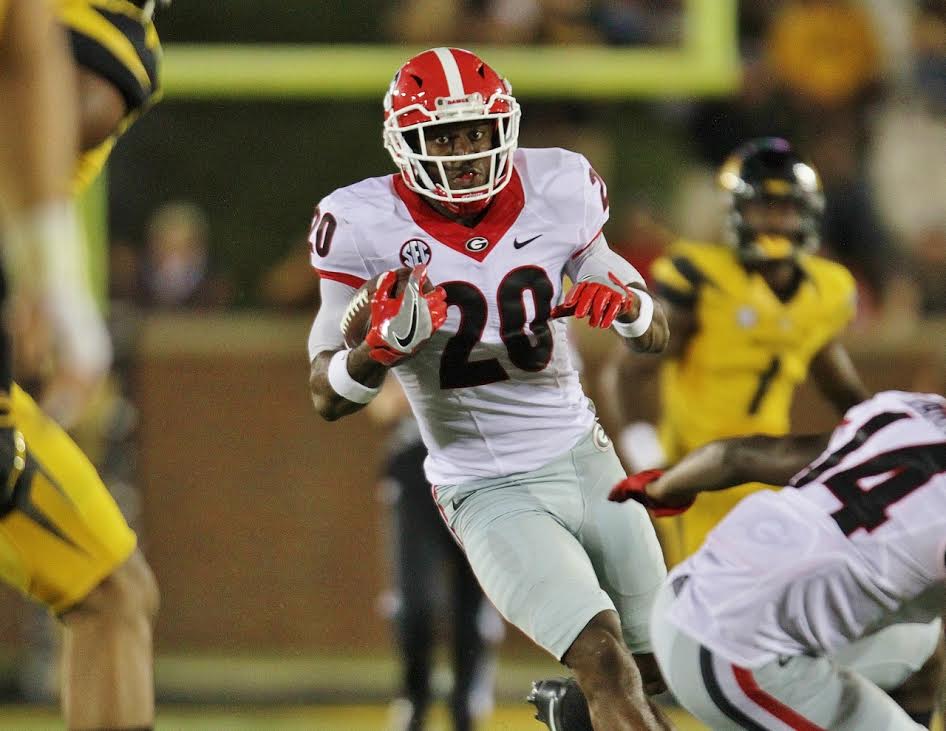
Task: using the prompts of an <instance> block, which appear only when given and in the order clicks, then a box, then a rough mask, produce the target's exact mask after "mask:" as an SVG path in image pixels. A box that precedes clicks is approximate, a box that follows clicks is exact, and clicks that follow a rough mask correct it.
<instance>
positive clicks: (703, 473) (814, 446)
mask: <svg viewBox="0 0 946 731" xmlns="http://www.w3.org/2000/svg"><path fill="white" fill-rule="evenodd" d="M829 436H830V435H828V434H808V435H802V436H794V437H770V436H763V435H758V434H757V435H753V436H748V437H737V438H735V439H722V440H719V441H716V442H710V443H709V444H706V445H704V446H703V447H701V448H700V449H697V450H695V451H693V452H691V453H690V454H688V455H687V456H686V457H684V458H683V459H682V460H681V461H680V462H678V463H677V464H676V465H675V466H674V467H672V468H671V469H669V470H668V471H667V472H665V473H664V475H663V476H662V477H661V478H660V479H659V480H657V481H656V482H654V483H652V484H651V485H648V487H647V494H648V495H650V496H651V497H652V498H654V499H655V500H659V501H660V502H663V503H666V504H667V505H671V506H672V505H675V504H677V503H678V502H684V501H686V500H689V499H691V498H693V497H694V496H696V495H697V494H699V493H701V492H710V491H713V490H724V489H726V488H728V487H734V486H735V485H741V484H743V483H746V482H764V483H766V484H769V485H779V486H781V485H785V484H787V483H788V482H789V480H791V478H792V477H794V476H795V475H796V474H798V473H799V472H800V471H801V470H802V469H804V468H805V467H806V466H807V465H808V464H809V463H811V462H812V461H814V460H815V458H816V457H817V456H818V455H819V454H820V453H821V452H822V451H823V450H824V448H825V446H827V442H828V437H829Z"/></svg>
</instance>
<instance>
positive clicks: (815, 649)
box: [612, 391, 946, 731]
mask: <svg viewBox="0 0 946 731" xmlns="http://www.w3.org/2000/svg"><path fill="white" fill-rule="evenodd" d="M658 474H659V473H658V472H657V471H652V472H651V473H650V474H643V473H642V475H643V476H632V477H629V478H627V480H625V481H623V482H622V483H621V484H619V485H618V486H616V487H615V490H614V492H613V495H612V497H613V499H616V500H624V499H627V498H629V497H631V498H634V499H635V500H638V501H640V502H642V503H643V504H646V505H647V506H648V507H651V508H652V509H656V510H667V509H674V508H676V509H680V508H685V507H686V506H687V505H689V503H691V502H692V499H693V497H694V496H695V495H696V494H697V493H698V492H702V491H705V490H718V489H722V488H725V487H730V486H733V485H737V484H740V483H743V482H746V481H749V480H758V481H761V482H767V483H770V484H785V483H787V484H788V485H789V486H788V487H787V488H785V489H783V490H780V491H778V492H769V491H764V492H759V493H755V494H753V495H750V496H748V497H746V498H745V499H744V500H742V501H741V502H740V503H739V504H738V505H737V506H736V508H735V509H734V510H733V511H732V512H731V513H730V514H729V515H728V516H726V518H725V519H724V520H723V521H722V522H721V523H720V524H719V525H718V526H717V527H716V528H715V529H714V530H713V531H712V532H711V533H710V534H709V536H708V537H707V539H706V542H705V543H704V544H703V546H702V547H701V548H700V550H699V551H698V552H697V553H696V554H694V555H693V556H692V557H691V558H690V559H688V560H687V561H685V562H683V563H682V564H680V565H679V566H678V567H676V568H675V569H674V570H673V571H672V572H671V573H670V576H669V577H668V579H667V582H666V584H665V586H664V588H663V589H662V590H661V593H660V595H659V596H658V599H657V601H656V603H655V606H654V614H653V619H652V627H651V632H652V639H653V643H654V651H655V653H656V655H657V658H658V660H659V662H660V666H661V669H662V670H663V673H664V677H665V678H666V680H667V683H668V684H669V685H670V687H671V688H672V690H673V691H674V693H675V694H676V696H677V698H678V699H679V700H680V701H681V703H683V705H685V706H686V707H687V708H688V709H689V710H690V711H691V712H692V713H694V714H695V715H697V716H698V717H699V718H700V719H701V720H703V721H704V722H705V723H707V724H709V725H710V726H712V727H713V728H746V729H806V730H809V731H811V730H814V729H838V730H840V731H847V730H851V731H853V730H854V729H858V730H860V729H919V728H923V726H921V725H919V724H918V723H916V721H915V720H914V719H912V718H911V717H910V716H909V715H908V714H907V713H906V712H905V711H904V710H903V709H902V708H900V707H899V706H897V704H896V703H894V702H893V701H892V700H891V698H890V697H889V696H887V695H886V694H885V693H883V692H882V691H881V690H880V688H879V687H878V685H879V686H881V687H884V688H887V689H893V688H897V687H898V686H899V685H900V684H901V683H902V682H903V681H904V680H905V679H906V678H907V677H908V676H909V675H910V674H911V673H913V672H915V671H916V670H917V669H919V668H920V667H921V666H922V665H923V664H924V662H925V661H926V660H927V659H928V658H929V657H930V656H931V654H932V653H933V651H934V649H935V647H936V644H937V641H938V639H939V635H940V633H941V625H940V621H939V619H937V617H938V616H939V614H940V613H941V611H942V609H943V596H944V594H943V588H944V580H946V564H944V561H946V553H944V552H946V399H944V398H943V397H941V396H937V395H932V394H917V393H906V392H900V391H887V392H883V393H880V394H878V395H876V396H875V397H873V398H872V399H870V400H868V401H865V402H864V403H862V404H860V405H858V406H855V407H854V408H852V409H850V410H849V411H848V412H847V414H846V415H845V418H844V420H843V421H842V422H841V424H840V425H839V426H838V427H837V428H836V429H835V430H834V431H833V432H832V433H831V434H824V435H813V436H803V437H762V436H754V437H744V438H739V439H730V440H723V441H719V442H712V443H710V444H708V445H707V446H705V447H703V448H702V449H700V450H698V451H696V452H693V453H691V454H690V455H689V456H688V457H686V458H685V459H684V460H682V461H681V462H679V463H678V464H677V465H676V466H675V467H674V468H672V469H671V470H669V471H668V472H666V473H665V474H663V476H660V477H656V479H655V480H654V481H649V480H652V479H653V478H654V477H655V476H656V475H658ZM792 475H794V477H792ZM789 478H791V479H789ZM872 680H873V681H874V682H871V681H872Z"/></svg>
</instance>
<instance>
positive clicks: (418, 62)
mask: <svg viewBox="0 0 946 731" xmlns="http://www.w3.org/2000/svg"><path fill="white" fill-rule="evenodd" d="M519 116H520V110H519V104H518V102H517V101H516V98H515V97H514V96H512V87H511V86H510V85H509V82H508V81H506V79H504V78H502V77H501V76H499V74H497V73H496V72H495V71H493V69H491V68H490V67H489V66H487V65H486V63H485V62H484V61H483V60H482V59H480V58H479V57H478V56H476V55H475V54H473V53H470V52H469V51H464V50H462V49H460V48H432V49H430V50H429V51H424V52H423V53H421V54H419V55H417V56H414V58H412V59H410V60H409V61H408V62H407V63H405V64H404V65H403V66H401V68H400V69H398V72H397V73H396V74H395V75H394V80H393V81H392V82H391V87H390V88H389V89H388V93H387V94H386V95H385V97H384V146H385V148H386V149H387V151H388V152H389V153H390V154H391V158H392V159H393V160H394V164H395V165H397V166H398V168H400V170H401V177H402V178H403V179H404V182H405V184H406V185H407V186H408V187H409V188H410V189H411V190H413V191H415V192H416V193H419V194H420V195H423V196H427V197H428V198H432V199H434V200H437V201H440V202H441V203H443V204H444V205H446V206H447V207H448V208H449V209H450V210H451V211H454V212H456V213H475V212H477V211H479V210H482V209H483V208H485V207H486V205H487V204H488V203H489V201H490V199H492V197H493V196H494V195H496V193H498V192H499V191H500V190H502V189H503V188H504V187H505V186H506V185H507V184H508V183H509V181H510V179H511V178H512V172H513V166H512V154H513V152H514V151H515V149H516V144H517V143H518V141H519ZM486 119H491V120H495V125H496V134H495V137H494V141H495V146H494V147H493V148H492V149H489V150H486V151H484V152H475V153H471V154H469V155H454V156H445V155H429V154H427V142H426V139H425V137H424V130H425V128H427V127H431V126H434V125H438V124H446V123H449V122H476V121H480V120H486ZM485 157H489V158H490V174H489V177H488V179H487V182H486V183H485V184H483V185H478V186H476V187H473V188H465V189H463V190H454V189H452V188H451V187H450V183H449V181H448V177H447V175H446V173H445V171H444V163H445V162H456V161H457V160H473V159H480V158H485ZM438 178H439V179H438Z"/></svg>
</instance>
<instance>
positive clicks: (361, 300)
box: [341, 267, 434, 348]
mask: <svg viewBox="0 0 946 731" xmlns="http://www.w3.org/2000/svg"><path fill="white" fill-rule="evenodd" d="M395 271H396V272H397V282H396V283H395V285H394V292H393V293H391V296H392V297H397V296H398V295H399V294H401V292H403V291H404V287H405V286H407V280H408V277H410V276H411V270H410V269H409V268H407V267H400V268H399V269H396V270H395ZM383 276H384V273H382V274H379V275H378V276H377V277H372V278H371V279H369V280H368V281H367V282H365V283H364V284H362V285H361V286H360V287H359V288H358V291H357V292H355V294H354V295H353V296H352V298H351V302H349V303H348V308H347V309H346V310H345V314H344V315H343V316H342V322H341V328H342V334H343V335H344V336H345V345H347V346H348V347H349V348H357V347H358V346H359V345H361V343H362V342H364V339H365V336H366V335H367V334H368V326H369V325H370V324H371V296H372V295H373V294H374V293H375V290H377V288H378V282H379V281H381V278H382V277H383ZM423 290H424V293H428V292H433V291H434V285H433V284H431V283H430V280H429V279H426V278H425V279H424V287H423Z"/></svg>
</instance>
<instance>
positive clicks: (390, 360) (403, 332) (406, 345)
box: [365, 264, 447, 366]
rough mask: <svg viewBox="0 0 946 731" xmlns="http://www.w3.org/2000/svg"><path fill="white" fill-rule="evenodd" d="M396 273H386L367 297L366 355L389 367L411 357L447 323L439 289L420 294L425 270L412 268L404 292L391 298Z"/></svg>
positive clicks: (420, 267)
mask: <svg viewBox="0 0 946 731" xmlns="http://www.w3.org/2000/svg"><path fill="white" fill-rule="evenodd" d="M396 284H397V272H396V271H390V272H386V273H385V274H384V275H383V276H382V277H381V281H380V282H378V288H377V289H376V290H375V292H374V294H373V295H372V296H371V325H370V326H369V328H368V334H367V335H366V336H365V342H366V343H368V345H370V346H371V350H370V351H369V353H368V354H369V355H370V356H371V358H372V359H373V360H376V361H377V362H378V363H381V364H382V365H386V366H393V365H397V364H398V363H400V362H401V361H402V360H404V359H405V358H407V357H409V356H411V355H413V354H414V353H415V352H416V351H417V350H418V349H419V348H420V347H421V346H422V345H423V344H424V343H425V342H427V340H428V339H429V338H430V336H431V335H433V334H434V333H435V332H437V330H439V329H440V326H441V325H443V323H444V321H445V320H446V319H447V293H446V291H445V290H444V288H443V287H434V288H433V289H432V290H431V291H429V292H424V285H425V284H428V282H427V267H426V266H425V265H423V264H422V265H420V266H416V267H414V269H413V271H411V275H410V277H408V280H407V284H406V285H405V286H404V291H403V292H401V293H400V294H399V295H393V293H394V292H395V286H396Z"/></svg>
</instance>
